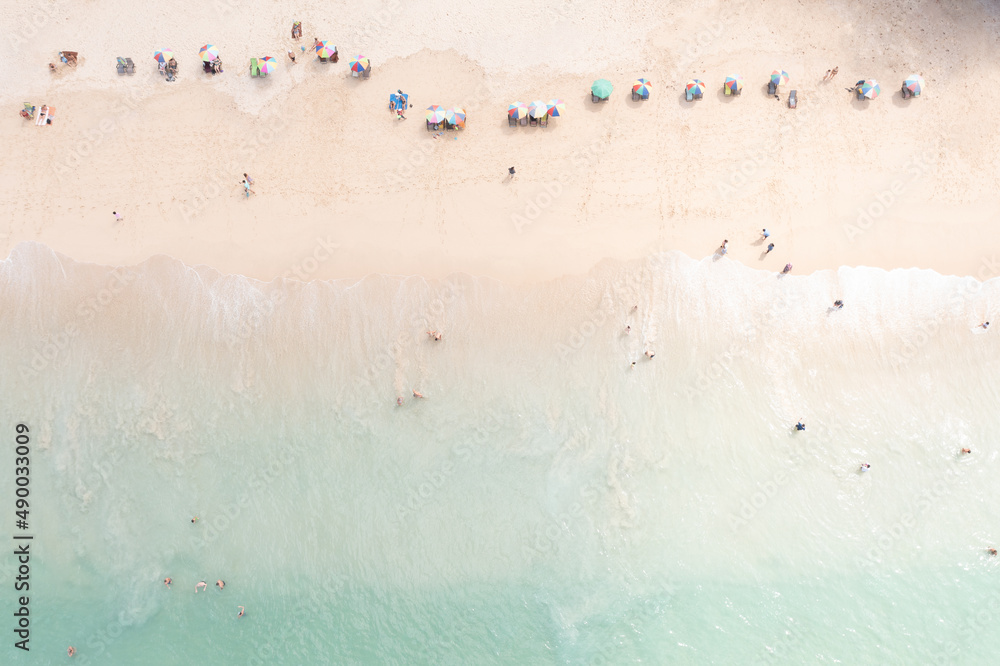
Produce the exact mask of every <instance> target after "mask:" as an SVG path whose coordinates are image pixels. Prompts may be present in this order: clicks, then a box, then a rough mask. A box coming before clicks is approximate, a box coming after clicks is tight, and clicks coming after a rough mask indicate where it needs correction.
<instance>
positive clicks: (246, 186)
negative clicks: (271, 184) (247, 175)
mask: <svg viewBox="0 0 1000 666" xmlns="http://www.w3.org/2000/svg"><path fill="white" fill-rule="evenodd" d="M241 184H242V185H243V189H245V190H246V195H247V199H249V198H250V195H251V194H257V193H256V192H254V191H253V190H251V189H250V183H248V182H247V181H245V180H244V181H243V182H242V183H241Z"/></svg>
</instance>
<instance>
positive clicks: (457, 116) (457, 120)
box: [444, 106, 465, 127]
mask: <svg viewBox="0 0 1000 666" xmlns="http://www.w3.org/2000/svg"><path fill="white" fill-rule="evenodd" d="M444 119H445V120H447V121H448V122H449V123H451V124H452V125H458V126H459V127H465V109H463V108H462V107H460V106H457V107H455V108H454V109H448V110H447V111H445V112H444Z"/></svg>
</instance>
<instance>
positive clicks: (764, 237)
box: [760, 229, 771, 240]
mask: <svg viewBox="0 0 1000 666" xmlns="http://www.w3.org/2000/svg"><path fill="white" fill-rule="evenodd" d="M770 237H771V232H770V231H768V230H767V229H764V231H762V232H761V233H760V238H761V240H767V239H768V238H770Z"/></svg>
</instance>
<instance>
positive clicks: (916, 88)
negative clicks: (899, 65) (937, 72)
mask: <svg viewBox="0 0 1000 666" xmlns="http://www.w3.org/2000/svg"><path fill="white" fill-rule="evenodd" d="M924 85H925V84H924V77H922V76H920V75H919V74H910V75H909V76H908V77H906V80H905V81H903V87H905V88H906V89H907V90H909V91H910V92H911V93H913V96H914V97H916V96H918V95H919V94H920V93H921V92H923V90H924Z"/></svg>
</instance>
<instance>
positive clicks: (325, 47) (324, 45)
mask: <svg viewBox="0 0 1000 666" xmlns="http://www.w3.org/2000/svg"><path fill="white" fill-rule="evenodd" d="M336 52H337V47H336V46H334V45H333V44H331V43H329V42H326V41H323V42H320V43H319V44H317V45H316V55H318V56H319V57H320V58H330V57H332V56H333V54H334V53H336Z"/></svg>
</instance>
